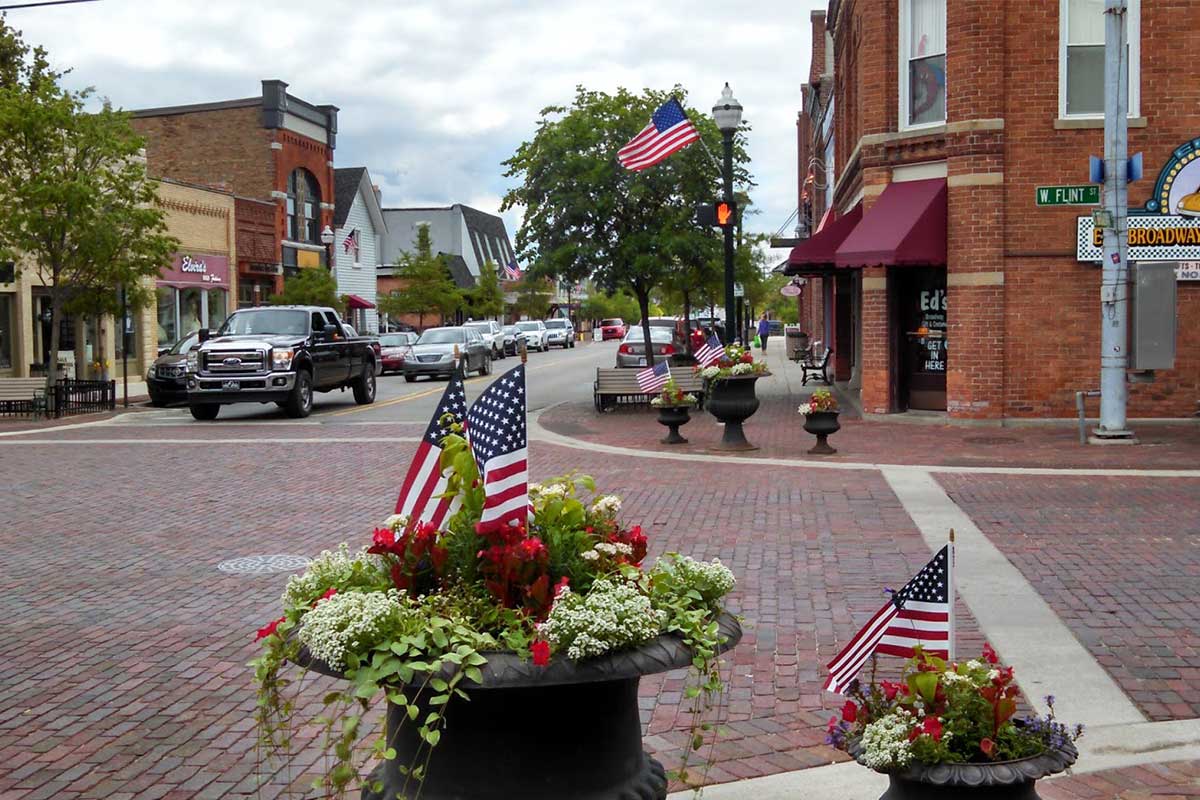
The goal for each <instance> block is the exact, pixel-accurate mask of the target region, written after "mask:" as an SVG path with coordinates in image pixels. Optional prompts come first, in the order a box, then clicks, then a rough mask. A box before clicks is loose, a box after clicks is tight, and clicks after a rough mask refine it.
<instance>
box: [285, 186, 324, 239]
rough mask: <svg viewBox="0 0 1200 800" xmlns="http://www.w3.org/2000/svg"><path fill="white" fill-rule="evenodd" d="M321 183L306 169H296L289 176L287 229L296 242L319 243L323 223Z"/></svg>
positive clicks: (290, 237)
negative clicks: (319, 232)
mask: <svg viewBox="0 0 1200 800" xmlns="http://www.w3.org/2000/svg"><path fill="white" fill-rule="evenodd" d="M320 207H321V185H320V184H319V183H317V179H316V177H314V176H313V174H312V173H311V172H309V171H308V170H306V169H296V170H293V171H292V174H291V175H289V176H288V190H287V229H288V238H289V239H291V240H292V241H294V242H309V243H311V244H317V243H318V242H319V241H320V239H319V234H318V231H319V230H320V224H321V212H320Z"/></svg>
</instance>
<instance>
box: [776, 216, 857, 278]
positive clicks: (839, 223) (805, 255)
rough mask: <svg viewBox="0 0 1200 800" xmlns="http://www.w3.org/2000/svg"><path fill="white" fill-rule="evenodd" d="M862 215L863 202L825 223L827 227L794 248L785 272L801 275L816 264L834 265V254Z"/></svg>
mask: <svg viewBox="0 0 1200 800" xmlns="http://www.w3.org/2000/svg"><path fill="white" fill-rule="evenodd" d="M862 217H863V210H862V204H861V203H859V204H858V205H856V206H855V207H854V208H853V209H851V210H850V211H849V212H848V213H846V214H843V215H842V216H840V217H838V218H837V219H835V220H833V221H832V222H827V223H825V227H823V228H821V230H819V231H817V232H816V233H814V234H813V235H812V236H810V237H808V238H807V239H805V240H804V241H803V242H801V243H800V244H798V245H796V246H795V247H793V248H792V253H791V255H789V256H788V263H787V266H786V267H784V269H783V274H784V275H801V274H803V273H805V272H809V271H810V270H811V268H812V267H814V266H817V267H832V266H833V264H834V254H835V253H836V252H837V249H838V247H839V246H840V245H841V243H842V242H843V241H845V239H846V237H847V236H849V235H850V232H851V231H853V230H854V228H855V226H856V225H858V223H859V222H860V221H861V220H862Z"/></svg>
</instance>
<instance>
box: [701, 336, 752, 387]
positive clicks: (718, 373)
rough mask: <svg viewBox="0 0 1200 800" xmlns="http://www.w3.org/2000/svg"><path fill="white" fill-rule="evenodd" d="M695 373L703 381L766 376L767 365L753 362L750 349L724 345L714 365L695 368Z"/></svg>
mask: <svg viewBox="0 0 1200 800" xmlns="http://www.w3.org/2000/svg"><path fill="white" fill-rule="evenodd" d="M697 371H698V372H699V373H700V375H701V376H702V377H703V378H704V379H705V380H714V379H720V378H734V377H739V376H742V375H766V374H768V373H767V363H766V362H765V361H755V360H754V354H753V353H752V352H751V351H750V349H749V348H748V347H742V346H741V345H740V344H731V345H726V346H725V352H724V354H723V355H722V356H721V357H720V358H718V359H717V361H716V363H715V364H712V365H710V366H707V367H697Z"/></svg>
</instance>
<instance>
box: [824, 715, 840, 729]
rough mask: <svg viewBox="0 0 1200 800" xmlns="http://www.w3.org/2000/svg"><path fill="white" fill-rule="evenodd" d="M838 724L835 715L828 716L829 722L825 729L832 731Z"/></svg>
mask: <svg viewBox="0 0 1200 800" xmlns="http://www.w3.org/2000/svg"><path fill="white" fill-rule="evenodd" d="M837 726H838V718H837V717H836V716H833V717H830V718H829V724H828V725H826V726H825V730H826V731H828V732H830V733H832V732H833V729H834V728H836V727H837Z"/></svg>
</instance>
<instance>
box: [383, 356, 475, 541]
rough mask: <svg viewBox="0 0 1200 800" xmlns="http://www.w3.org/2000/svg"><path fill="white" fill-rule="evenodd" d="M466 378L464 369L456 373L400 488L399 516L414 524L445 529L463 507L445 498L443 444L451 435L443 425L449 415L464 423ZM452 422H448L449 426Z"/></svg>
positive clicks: (397, 501) (454, 500) (451, 499)
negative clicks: (449, 519)
mask: <svg viewBox="0 0 1200 800" xmlns="http://www.w3.org/2000/svg"><path fill="white" fill-rule="evenodd" d="M463 389H464V387H463V376H462V369H461V366H460V367H459V369H456V370H455V371H454V375H453V376H452V377H451V378H450V383H449V384H448V385H447V386H446V391H444V392H442V400H441V402H440V403H438V407H437V410H436V411H434V412H433V419H431V420H430V421H429V427H427V428H426V429H425V435H424V436H422V437H421V444H420V445H419V446H418V447H417V454H416V455H415V456H414V457H413V460H412V464H411V465H410V466H409V468H408V474H407V475H405V476H404V483H403V484H402V485H401V487H400V497H399V499H397V500H396V513H397V514H404V515H406V516H407V517H408V518H409V522H410V523H415V522H427V523H429V524H431V525H433V526H434V527H437V528H441V527H442V523H444V522H445V521H446V519H447V518H449V517H450V516H451V515H452V514H454V512H455V511H457V510H458V507H459V505H461V502H462V501H461V500H460V499H459V498H458V496H457V495H456V496H454V497H452V498H445V497H442V495H443V494H445V492H446V484H447V481H446V477H445V475H444V474H443V473H442V467H441V458H442V440H443V439H444V438H445V437H446V434H447V433H449V429H448V427H447V426H445V425H443V424H442V418H443V417H444V416H445V415H446V414H450V415H452V416H453V422H459V423H461V422H462V421H463V419H464V415H465V414H466V410H467V400H466V393H465V392H464V391H463ZM450 421H451V420H450V419H447V420H446V422H447V423H449V422H450Z"/></svg>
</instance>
